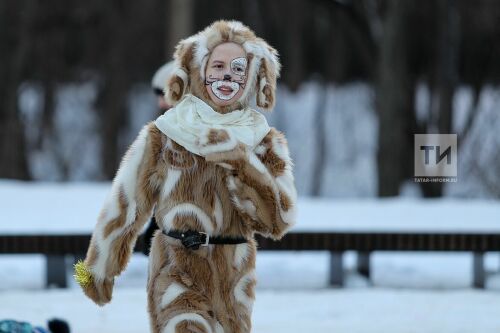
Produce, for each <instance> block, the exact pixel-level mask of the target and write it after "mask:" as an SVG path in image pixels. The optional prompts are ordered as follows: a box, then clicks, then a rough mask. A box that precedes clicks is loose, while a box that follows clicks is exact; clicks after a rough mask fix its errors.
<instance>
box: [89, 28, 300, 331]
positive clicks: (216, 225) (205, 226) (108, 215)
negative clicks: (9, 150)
mask: <svg viewBox="0 0 500 333" xmlns="http://www.w3.org/2000/svg"><path fill="white" fill-rule="evenodd" d="M224 42H235V43H237V44H240V45H241V46H242V47H243V48H244V49H245V51H246V53H247V58H248V62H249V67H248V80H247V85H246V88H245V91H244V93H243V95H242V96H241V98H240V99H239V100H238V101H237V102H236V103H234V104H233V105H231V106H228V107H217V105H215V104H214V103H213V102H212V101H211V100H210V98H209V96H208V94H207V92H206V90H205V87H204V72H205V66H206V62H207V58H208V56H209V54H210V52H211V50H213V48H214V47H215V46H217V45H219V44H220V43H224ZM174 57H175V66H176V69H175V71H174V75H173V76H172V77H171V79H170V80H169V81H168V84H167V87H166V96H167V97H168V99H169V101H170V103H172V104H173V105H175V104H176V103H178V102H179V101H180V100H181V99H182V97H183V96H184V94H186V93H190V94H193V95H194V96H196V97H198V98H200V99H202V100H203V101H205V102H206V103H208V104H209V105H210V106H212V108H213V109H214V110H216V111H217V112H220V113H227V112H231V111H232V110H236V109H241V108H244V107H247V106H248V104H249V102H250V99H251V98H255V101H256V103H257V105H258V106H259V107H262V108H265V109H272V107H273V105H274V94H275V88H276V78H277V76H278V73H279V69H280V65H279V61H278V58H277V52H276V50H274V49H273V48H272V47H270V46H269V45H268V44H267V43H266V42H265V41H264V40H262V39H260V38H258V37H256V36H255V35H254V33H253V32H252V31H251V30H250V29H248V28H247V27H245V26H244V25H242V24H241V23H239V22H234V21H231V22H228V21H218V22H215V23H214V24H212V25H211V26H209V27H208V28H206V29H205V30H203V31H202V32H200V33H198V34H196V35H194V36H192V37H190V38H188V39H185V40H183V41H181V42H180V43H179V45H178V47H177V50H176V52H175V54H174ZM231 140H234V138H231V137H230V135H229V134H228V133H227V132H225V131H224V130H223V129H217V130H215V129H214V130H212V131H208V132H207V133H206V138H205V139H204V140H203V144H204V145H205V146H206V147H207V148H208V149H207V151H210V153H209V154H207V155H206V156H199V155H196V154H193V153H191V152H189V151H187V150H186V149H185V148H184V147H182V146H180V145H179V144H177V143H176V142H175V141H173V140H172V139H171V138H169V137H167V136H166V135H165V134H164V133H162V132H161V131H160V130H159V129H158V128H157V127H156V126H155V124H154V123H150V124H148V125H146V126H145V127H144V128H143V129H142V131H141V132H140V134H139V135H138V137H137V139H136V140H135V142H134V143H133V144H132V145H131V147H130V148H129V150H128V152H127V153H126V155H125V157H124V158H123V161H122V163H121V165H120V168H119V170H118V172H117V174H116V177H115V179H114V181H113V185H112V190H111V194H110V196H109V198H108V200H107V202H106V204H105V206H104V208H103V209H102V211H101V214H100V216H99V219H98V223H97V226H96V228H95V231H94V233H93V235H92V240H91V243H90V246H89V250H88V253H87V257H86V259H85V265H86V267H87V268H88V271H89V272H91V274H92V278H91V279H88V280H86V281H89V283H87V284H84V285H83V286H82V288H83V290H84V292H85V294H86V295H87V296H89V297H90V298H91V299H92V300H93V301H94V302H96V303H97V304H99V305H103V304H105V303H108V302H109V301H110V300H111V296H112V288H113V282H114V277H115V276H117V275H119V274H120V272H121V271H123V270H124V269H125V266H126V265H127V262H128V261H129V258H130V255H131V253H132V249H133V247H134V244H135V241H136V239H137V236H138V234H139V232H140V231H141V229H142V227H143V225H144V224H145V222H146V221H147V220H148V219H149V218H150V216H151V214H152V211H153V207H156V208H155V217H156V221H157V222H158V224H159V227H160V229H163V230H165V231H168V230H171V229H175V230H197V231H202V232H206V233H207V234H209V235H211V236H225V237H228V236H233V237H245V238H246V239H248V240H249V241H248V242H247V243H244V244H238V245H209V246H202V247H200V248H199V249H198V250H191V249H187V248H185V247H184V246H182V244H181V243H180V241H179V240H176V239H174V238H170V237H168V236H165V235H164V234H162V233H161V232H157V233H156V234H155V236H154V239H153V242H152V247H151V254H150V262H149V273H148V274H149V275H148V286H147V289H148V310H149V315H150V323H151V330H152V332H155V333H160V332H161V333H173V332H177V333H181V332H183V333H185V332H193V333H194V332H196V333H200V332H202V333H222V332H225V333H239V332H250V330H251V313H252V305H253V301H254V298H255V293H254V288H255V284H256V278H255V273H254V269H255V256H256V242H255V240H254V234H255V233H259V234H262V235H264V236H267V237H271V238H273V239H279V238H281V237H282V236H283V234H284V233H285V232H286V230H287V229H288V228H290V227H291V226H292V225H293V224H294V223H295V206H296V191H295V186H294V179H293V175H292V161H291V160H290V157H289V152H288V148H287V143H286V139H285V137H284V136H283V134H282V133H280V132H279V131H277V130H275V129H274V128H271V130H270V131H269V132H268V134H267V135H266V136H265V137H264V139H263V140H262V141H261V143H260V144H259V145H257V146H256V147H255V148H253V149H249V148H248V147H247V146H244V145H242V144H238V143H236V144H234V145H232V146H231V147H230V149H228V145H227V142H230V141H231Z"/></svg>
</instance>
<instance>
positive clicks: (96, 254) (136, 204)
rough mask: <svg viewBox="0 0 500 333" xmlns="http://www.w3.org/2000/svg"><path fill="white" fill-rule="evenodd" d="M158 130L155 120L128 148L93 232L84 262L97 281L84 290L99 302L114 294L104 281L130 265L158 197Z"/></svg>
mask: <svg viewBox="0 0 500 333" xmlns="http://www.w3.org/2000/svg"><path fill="white" fill-rule="evenodd" d="M157 132H158V131H157V129H156V127H155V126H154V124H153V123H150V124H148V125H146V126H145V127H144V128H143V129H142V130H141V132H140V133H139V135H138V137H137V138H136V140H135V141H134V143H133V144H132V145H131V146H130V148H129V149H128V151H127V153H126V154H125V156H124V157H123V160H122V161H121V164H120V168H119V169H118V172H117V173H116V176H115V178H114V180H113V184H112V188H111V193H110V194H109V196H108V199H107V201H106V203H105V205H104V207H103V208H102V210H101V213H100V215H99V218H98V222H97V225H96V227H95V230H94V232H93V234H92V239H91V242H90V246H89V249H88V252H87V256H86V259H85V262H84V263H85V266H86V268H87V269H88V271H89V272H90V273H91V275H92V280H93V281H94V282H95V283H94V284H93V285H90V286H89V287H88V288H84V291H85V292H86V293H87V295H88V296H89V297H91V298H92V299H93V300H94V301H96V303H98V304H101V303H102V304H103V303H106V302H107V301H109V299H110V298H111V290H101V289H103V286H104V285H107V289H111V288H112V284H111V287H110V286H109V283H107V284H106V283H104V282H106V281H108V282H109V281H112V279H113V278H114V277H115V276H117V275H118V274H120V273H121V272H122V271H123V269H124V268H125V266H126V265H127V263H128V261H129V258H130V255H131V253H132V251H133V248H134V245H135V242H136V240H137V236H138V233H139V232H140V231H141V229H142V227H143V225H144V223H145V222H146V221H147V220H148V219H149V217H150V216H151V214H152V209H153V206H154V204H155V202H156V200H157V196H158V191H159V190H158V189H159V184H160V179H159V175H158V173H157V172H156V168H157V159H158V150H159V149H160V148H159V147H158V144H157V141H158V136H159V134H158V133H157ZM159 140H160V141H161V139H159ZM103 281H104V282H103ZM108 298H109V299H108ZM102 304H101V305H102Z"/></svg>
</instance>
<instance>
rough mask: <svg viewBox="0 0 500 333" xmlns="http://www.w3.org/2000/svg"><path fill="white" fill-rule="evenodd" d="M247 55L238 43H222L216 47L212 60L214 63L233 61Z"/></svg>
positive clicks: (212, 53) (211, 54)
mask: <svg viewBox="0 0 500 333" xmlns="http://www.w3.org/2000/svg"><path fill="white" fill-rule="evenodd" d="M246 56H247V53H246V52H245V49H244V48H243V47H242V46H241V45H240V44H237V43H233V42H226V43H221V44H219V45H217V46H216V47H214V49H213V50H212V52H211V53H210V60H211V61H212V62H215V61H221V62H225V61H228V60H229V61H231V60H233V59H236V58H242V57H246Z"/></svg>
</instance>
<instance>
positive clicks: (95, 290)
mask: <svg viewBox="0 0 500 333" xmlns="http://www.w3.org/2000/svg"><path fill="white" fill-rule="evenodd" d="M75 280H76V282H77V283H78V284H79V285H80V287H82V290H83V292H84V293H85V295H87V296H88V297H89V298H90V299H91V300H93V301H94V302H95V303H96V304H97V305H99V306H103V305H104V304H106V303H109V301H111V296H112V293H113V285H114V279H113V278H105V279H103V280H100V279H99V280H98V279H95V278H94V276H93V275H92V272H91V271H90V269H89V268H88V267H87V265H86V264H85V262H83V261H79V262H78V263H77V264H76V265H75Z"/></svg>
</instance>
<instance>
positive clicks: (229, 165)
mask: <svg viewBox="0 0 500 333" xmlns="http://www.w3.org/2000/svg"><path fill="white" fill-rule="evenodd" d="M217 165H219V166H221V167H223V168H224V169H228V170H234V168H233V166H232V165H231V164H227V163H224V162H219V163H217Z"/></svg>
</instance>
